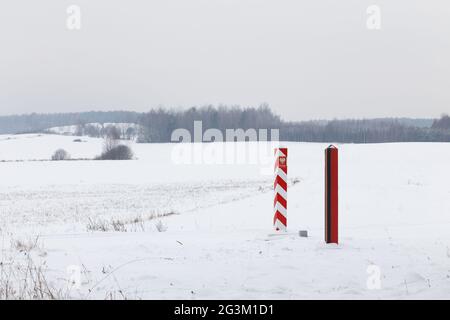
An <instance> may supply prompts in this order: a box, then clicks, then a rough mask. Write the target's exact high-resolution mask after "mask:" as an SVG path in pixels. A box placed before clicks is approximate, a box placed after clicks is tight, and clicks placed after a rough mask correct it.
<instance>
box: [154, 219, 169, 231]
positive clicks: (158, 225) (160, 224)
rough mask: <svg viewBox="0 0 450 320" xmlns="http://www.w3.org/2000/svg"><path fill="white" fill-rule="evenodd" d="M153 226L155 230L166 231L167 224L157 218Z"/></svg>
mask: <svg viewBox="0 0 450 320" xmlns="http://www.w3.org/2000/svg"><path fill="white" fill-rule="evenodd" d="M155 227H156V230H158V232H166V231H167V226H166V225H165V224H164V223H163V222H162V221H161V220H159V221H158V222H157V223H156V224H155Z"/></svg>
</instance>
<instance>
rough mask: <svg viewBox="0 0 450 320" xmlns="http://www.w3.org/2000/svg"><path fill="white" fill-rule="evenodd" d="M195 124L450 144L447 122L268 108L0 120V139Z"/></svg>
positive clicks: (291, 135) (165, 132)
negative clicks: (319, 116) (296, 116)
mask: <svg viewBox="0 0 450 320" xmlns="http://www.w3.org/2000/svg"><path fill="white" fill-rule="evenodd" d="M194 121H202V129H203V131H205V130H207V129H210V128H215V129H219V130H220V131H222V133H223V135H224V136H225V130H226V129H238V128H241V129H244V130H248V129H256V130H258V129H279V130H280V139H281V140H283V141H305V142H341V143H379V142H450V117H449V116H447V115H443V116H442V117H441V118H440V119H436V120H433V119H410V118H382V119H362V120H330V121H326V120H320V121H301V122H293V121H284V120H282V119H281V118H280V116H278V115H276V114H274V113H273V112H272V110H271V109H270V108H269V107H268V106H267V105H262V106H260V107H258V108H241V107H239V106H232V107H226V106H220V107H213V106H205V107H199V108H197V107H193V108H190V109H187V110H173V109H163V108H160V109H155V110H151V111H149V112H147V113H137V112H128V111H111V112H82V113H61V114H30V115H20V116H7V117H0V133H3V134H5V133H9V134H11V133H26V132H42V131H44V130H45V129H47V128H50V127H58V126H68V125H79V126H84V125H86V124H88V123H101V124H102V123H135V124H139V125H140V128H141V129H140V130H139V132H138V133H137V135H138V142H170V141H171V135H172V132H173V131H174V130H175V129H179V128H184V129H187V130H189V132H190V133H191V135H192V136H194Z"/></svg>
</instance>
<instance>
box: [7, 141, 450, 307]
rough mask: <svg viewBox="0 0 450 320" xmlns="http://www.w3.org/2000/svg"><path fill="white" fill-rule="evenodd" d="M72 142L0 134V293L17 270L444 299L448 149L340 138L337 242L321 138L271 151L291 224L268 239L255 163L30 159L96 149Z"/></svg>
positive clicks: (112, 289)
mask: <svg viewBox="0 0 450 320" xmlns="http://www.w3.org/2000/svg"><path fill="white" fill-rule="evenodd" d="M74 139H75V138H74V137H70V136H58V135H16V136H0V218H1V221H0V241H1V247H0V249H1V253H0V261H1V264H0V265H1V270H0V271H1V272H0V297H1V298H5V295H4V294H3V295H2V290H4V287H3V288H2V285H3V286H4V284H5V283H9V284H13V285H16V286H18V287H19V289H18V290H17V291H18V292H19V291H20V285H19V284H18V283H19V280H20V279H21V276H22V274H21V269H18V268H21V267H23V266H24V265H30V263H31V264H32V265H33V266H34V267H36V268H35V269H36V270H39V271H40V272H42V274H43V275H44V276H45V278H46V279H47V281H48V287H49V288H52V290H56V291H55V292H58V294H55V295H56V296H57V297H62V298H88V299H92V298H99V299H104V298H117V299H120V298H131V299H133V298H143V299H157V298H158V299H161V298H175V299H178V298H180V299H216V298H217V299H222V298H236V299H263V298H264V299H265V298H269V299H303V298H305V299H306V298H313V299H335V298H343V299H368V298H376V299H378V298H382V299H398V298H400V299H408V298H434V299H440V298H445V299H449V298H450V184H449V183H448V182H449V180H450V169H449V167H448V163H449V160H450V148H449V145H448V144H439V143H429V144H421V143H414V144H413V143H410V144H406V143H402V144H374V145H340V146H339V148H340V203H339V207H340V230H339V231H340V240H341V243H340V244H339V245H337V246H336V245H325V244H324V242H323V233H324V228H323V225H324V219H323V215H324V214H323V211H324V209H323V197H324V196H323V149H324V148H325V147H326V145H325V144H312V143H286V144H285V145H287V147H288V148H289V160H288V163H289V177H290V186H289V200H288V201H289V202H288V224H289V231H288V233H287V234H286V235H283V236H272V234H273V231H272V228H271V221H272V216H273V213H272V204H273V194H272V191H271V184H272V182H273V178H272V176H270V175H267V174H265V172H264V170H261V169H262V167H263V166H262V165H255V164H215V165H213V164H205V163H203V164H202V163H198V164H176V163H174V157H173V148H174V147H175V146H176V145H170V144H132V147H133V149H134V151H135V154H136V158H137V160H132V161H116V162H114V161H88V160H87V161H65V162H51V161H37V160H48V159H50V157H51V155H52V153H53V152H54V151H55V150H56V149H58V148H61V147H63V148H64V149H66V150H67V151H68V152H69V153H70V154H71V155H72V157H73V158H93V157H95V156H96V155H98V154H99V153H100V152H101V148H102V141H101V140H99V139H92V138H86V137H83V138H82V140H83V141H84V142H74V141H73V140H74ZM233 145H236V144H233ZM217 146H220V145H218V144H217ZM229 146H230V145H229V144H228V145H227V146H224V148H226V147H229ZM2 160H4V161H5V162H1V161H2ZM16 160H21V161H16ZM29 160H32V161H29ZM265 167H267V165H265ZM113 221H116V222H121V223H124V224H125V225H123V226H122V225H121V224H120V228H119V229H120V230H118V231H115V230H114V227H112V222H113ZM92 226H94V227H95V226H96V227H98V226H106V227H107V228H106V229H107V230H106V231H101V230H92V229H95V228H92ZM158 229H159V230H158ZM300 229H306V230H308V232H309V235H310V237H309V238H300V237H299V236H298V231H299V230H300ZM11 270H13V271H11ZM74 270H75V271H74ZM78 271H79V272H78ZM378 271H379V275H380V285H381V286H380V288H379V289H377V288H376V285H375V287H374V286H373V283H377V281H375V282H373V281H372V280H373V279H376V277H377V274H378ZM69 279H70V280H71V281H72V280H73V281H74V282H75V283H74V284H70V283H69ZM78 279H79V280H80V281H78ZM368 284H369V286H368ZM49 290H50V289H49ZM22 291H25V290H22ZM17 295H18V293H16V296H17ZM24 295H25V294H24ZM25 296H26V295H25ZM28 296H29V295H28Z"/></svg>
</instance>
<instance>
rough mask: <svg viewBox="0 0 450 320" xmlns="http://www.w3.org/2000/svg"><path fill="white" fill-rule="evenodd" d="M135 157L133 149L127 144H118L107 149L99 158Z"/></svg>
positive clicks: (129, 158)
mask: <svg viewBox="0 0 450 320" xmlns="http://www.w3.org/2000/svg"><path fill="white" fill-rule="evenodd" d="M131 159H133V151H132V150H131V148H130V147H128V146H125V145H122V144H121V145H118V146H117V147H114V148H112V149H110V150H106V151H105V152H103V153H102V154H101V155H100V156H98V157H97V160H131Z"/></svg>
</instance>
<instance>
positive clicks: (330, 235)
mask: <svg viewBox="0 0 450 320" xmlns="http://www.w3.org/2000/svg"><path fill="white" fill-rule="evenodd" d="M325 242H326V243H338V149H337V148H336V147H335V146H333V145H330V146H329V147H328V148H326V149H325Z"/></svg>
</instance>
